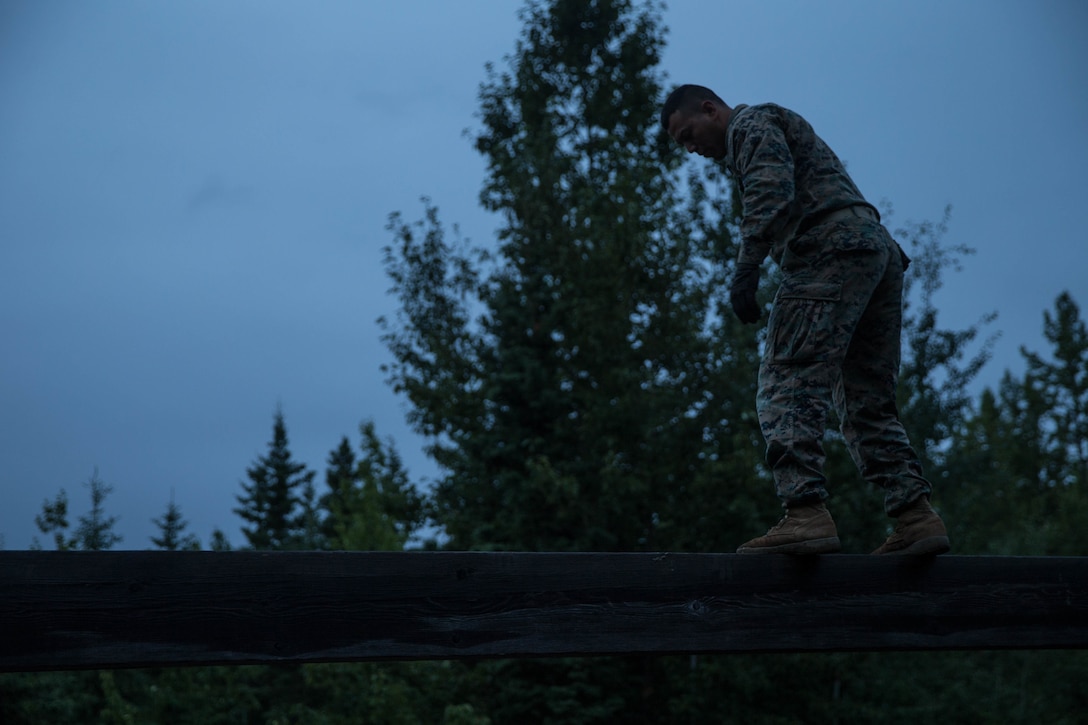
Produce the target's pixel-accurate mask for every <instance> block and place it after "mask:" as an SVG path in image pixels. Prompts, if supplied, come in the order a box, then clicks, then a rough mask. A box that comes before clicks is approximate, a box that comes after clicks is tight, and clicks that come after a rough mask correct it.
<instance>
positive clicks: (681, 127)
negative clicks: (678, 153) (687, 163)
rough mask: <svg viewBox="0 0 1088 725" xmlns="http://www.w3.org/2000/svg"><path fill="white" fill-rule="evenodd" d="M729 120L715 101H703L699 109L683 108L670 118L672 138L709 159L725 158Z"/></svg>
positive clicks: (689, 151)
mask: <svg viewBox="0 0 1088 725" xmlns="http://www.w3.org/2000/svg"><path fill="white" fill-rule="evenodd" d="M724 121H725V118H724V116H723V114H722V109H721V108H719V107H718V105H717V104H715V103H713V102H712V101H703V102H702V104H700V106H699V108H698V109H695V110H692V109H684V108H681V109H679V110H677V111H673V114H672V115H671V116H669V129H668V131H669V136H671V137H672V140H673V141H675V142H676V143H678V144H680V145H681V146H683V147H684V148H685V149H687V151H688V153H692V154H699V155H700V156H705V157H706V158H708V159H715V160H721V159H723V158H725V123H724Z"/></svg>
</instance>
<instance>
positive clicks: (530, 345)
mask: <svg viewBox="0 0 1088 725" xmlns="http://www.w3.org/2000/svg"><path fill="white" fill-rule="evenodd" d="M523 18H524V21H525V30H524V32H523V34H522V37H521V39H520V40H519V42H518V46H517V50H516V52H515V54H514V55H513V56H512V58H511V60H510V63H511V69H510V71H509V72H504V73H500V72H497V71H495V70H493V69H492V70H491V71H490V74H489V80H488V82H487V83H485V84H484V85H483V87H482V88H481V105H482V111H481V119H482V122H483V129H482V130H481V131H480V132H479V134H478V136H477V137H476V146H477V148H478V149H479V150H480V151H481V153H483V154H484V155H485V157H486V158H487V160H488V167H489V174H488V181H487V182H486V184H485V187H484V189H483V192H482V194H481V200H482V203H483V204H484V206H485V207H486V208H488V209H490V210H492V211H496V212H499V213H500V214H501V215H502V218H503V219H504V225H503V228H502V229H501V231H500V233H499V243H498V249H497V253H496V254H495V255H494V256H492V257H487V256H485V255H483V254H480V253H479V252H478V250H473V249H471V248H469V247H468V246H467V245H465V244H463V243H460V242H459V241H458V240H455V241H454V242H453V243H450V242H448V241H447V239H446V236H445V234H444V231H443V229H442V228H441V225H440V224H439V223H438V219H437V211H436V210H435V209H434V208H433V207H429V208H428V210H427V215H426V218H425V220H424V221H422V222H420V223H418V224H415V225H411V224H405V223H403V222H402V221H401V219H400V217H399V216H394V218H393V220H392V222H391V229H392V231H393V232H394V233H395V235H396V238H397V243H396V245H395V246H394V247H392V248H390V249H389V250H388V253H387V267H388V270H389V273H390V276H391V277H392V279H393V282H394V290H395V291H396V293H397V294H398V296H399V297H400V300H401V303H402V313H401V315H400V317H399V318H398V322H400V323H401V324H400V326H399V328H397V329H394V327H393V325H391V324H388V323H387V324H386V326H385V329H386V335H385V339H386V342H387V343H388V344H389V346H390V349H391V351H392V352H393V354H394V358H395V360H396V362H395V363H394V364H393V365H392V366H391V367H390V368H389V370H390V372H391V380H392V382H393V383H394V385H395V386H396V388H397V389H398V390H400V391H403V392H405V393H406V394H407V395H408V397H409V399H410V400H411V402H412V405H413V413H412V420H413V422H414V423H415V424H416V426H417V428H418V430H419V431H420V432H422V433H423V434H425V435H428V436H433V438H434V440H435V443H434V446H433V448H432V451H433V454H434V457H435V459H436V460H437V462H438V463H439V464H440V465H441V466H442V467H443V468H444V469H445V471H446V472H447V475H446V476H445V477H444V478H443V479H441V480H440V481H438V483H437V485H436V488H435V493H434V502H435V505H436V517H437V518H438V519H439V520H440V521H441V523H442V524H443V526H444V528H445V531H446V533H447V534H448V535H449V536H450V545H451V546H452V547H454V548H470V547H471V548H517V549H528V550H540V549H552V550H556V549H567V550H570V549H578V550H639V549H642V550H646V549H655V548H665V547H669V548H677V547H674V544H675V545H677V546H678V547H680V548H688V549H704V548H715V547H718V546H720V543H719V542H720V541H721V540H722V539H723V538H728V539H733V540H735V539H736V538H738V537H740V536H741V533H739V532H738V531H737V529H742V528H743V531H744V533H745V534H747V533H748V529H749V528H750V527H751V521H750V520H751V518H752V516H753V515H755V513H756V512H755V511H754V510H753V508H752V507H751V506H749V505H744V504H740V505H736V506H733V505H732V504H731V503H730V502H731V501H733V500H735V499H736V495H735V494H736V490H737V489H744V488H747V487H749V486H752V485H758V486H761V487H762V486H766V485H767V484H766V481H757V476H756V475H755V474H753V473H752V472H753V471H754V470H755V469H756V466H755V465H754V464H755V462H756V461H757V460H758V457H759V451H758V449H757V448H756V445H757V444H756V440H757V437H758V429H757V428H756V427H755V422H754V416H753V415H750V414H747V411H748V410H749V408H751V407H752V401H753V400H754V387H753V386H754V376H755V369H756V368H755V363H754V356H755V355H756V352H757V347H756V344H755V340H754V333H753V332H749V331H746V330H742V329H741V326H740V325H735V324H734V323H733V321H732V318H731V316H730V317H725V316H722V315H720V311H721V309H722V304H723V300H722V298H721V296H720V295H721V290H722V289H724V285H722V284H721V280H722V278H723V275H724V269H725V267H726V266H727V264H723V262H725V260H731V259H732V257H733V256H734V255H733V253H732V252H733V251H734V250H735V248H734V247H733V246H732V239H731V236H730V234H729V221H730V219H728V218H726V213H727V212H725V210H724V209H723V205H725V204H729V203H730V202H729V195H728V194H727V193H723V194H721V195H717V194H714V195H709V194H707V193H705V192H703V190H702V187H703V185H704V184H706V183H709V182H707V181H706V180H705V179H702V178H696V177H692V178H690V179H688V180H687V183H686V185H685V187H686V188H685V189H684V192H685V194H686V195H688V196H687V197H686V198H689V199H690V200H691V201H690V202H688V201H682V199H683V198H685V197H682V196H681V195H680V188H681V185H682V184H681V176H680V169H681V167H680V164H681V159H680V157H679V155H678V154H675V153H667V154H663V153H662V144H661V141H662V139H661V137H660V135H659V133H658V127H657V124H656V123H655V121H654V119H655V116H656V113H657V111H658V108H659V103H660V101H661V98H662V96H663V91H662V87H661V82H660V78H659V77H658V74H657V71H656V69H655V66H656V64H657V62H658V58H659V53H660V49H661V46H662V43H663V40H662V36H661V30H660V27H659V20H660V18H659V15H658V8H657V7H656V6H655V5H653V4H649V5H644V6H640V7H639V8H635V7H633V5H632V3H630V2H624V1H618V0H617V1H615V2H590V3H587V2H582V1H574V0H564V1H559V2H553V3H548V4H545V3H541V2H530V3H529V4H528V5H527V6H526V9H525V10H524V12H523ZM716 182H717V183H718V184H722V183H723V182H722V179H721V178H720V177H718V178H717V179H716ZM693 189H695V191H693ZM711 199H713V201H711ZM477 310H480V311H481V314H480V315H479V316H478V317H477V318H473V317H472V314H471V313H472V312H475V311H477ZM738 464H739V465H738ZM725 476H734V478H732V479H731V480H730V479H726V478H725ZM734 487H735V488H734ZM762 490H763V491H768V490H769V489H766V488H764V489H762ZM766 500H768V502H771V505H773V495H767V496H766ZM738 522H742V523H743V526H741V525H738ZM730 529H733V531H732V532H730Z"/></svg>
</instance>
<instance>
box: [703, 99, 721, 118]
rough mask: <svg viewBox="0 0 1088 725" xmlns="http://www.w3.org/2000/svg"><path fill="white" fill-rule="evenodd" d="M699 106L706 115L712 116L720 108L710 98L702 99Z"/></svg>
mask: <svg viewBox="0 0 1088 725" xmlns="http://www.w3.org/2000/svg"><path fill="white" fill-rule="evenodd" d="M700 108H701V109H702V111H703V113H705V114H706V115H708V116H713V115H714V114H715V113H717V112H718V111H719V110H720V109H719V108H718V104H717V103H715V102H714V101H712V100H710V99H707V100H705V101H703V102H702V103H701V104H700Z"/></svg>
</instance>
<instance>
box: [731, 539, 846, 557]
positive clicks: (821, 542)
mask: <svg viewBox="0 0 1088 725" xmlns="http://www.w3.org/2000/svg"><path fill="white" fill-rule="evenodd" d="M841 550H842V544H841V543H839V537H838V536H829V537H827V538H826V539H809V540H808V541H795V542H793V543H790V544H779V545H778V546H751V547H743V546H742V547H740V548H739V549H737V553H738V554H791V555H794V556H805V555H807V556H812V555H814V554H834V553H836V552H838V551H841Z"/></svg>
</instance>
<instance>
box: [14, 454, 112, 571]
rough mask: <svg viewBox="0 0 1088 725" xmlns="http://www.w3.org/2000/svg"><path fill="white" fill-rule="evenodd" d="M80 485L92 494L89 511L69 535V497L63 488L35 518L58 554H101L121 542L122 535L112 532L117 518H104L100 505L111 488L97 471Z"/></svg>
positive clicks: (40, 529) (45, 504) (43, 504)
mask: <svg viewBox="0 0 1088 725" xmlns="http://www.w3.org/2000/svg"><path fill="white" fill-rule="evenodd" d="M83 485H84V486H86V487H87V489H88V490H89V491H90V494H91V510H90V511H88V512H87V513H86V514H84V515H82V516H80V517H79V518H78V519H77V521H76V530H75V532H74V533H72V535H71V536H69V535H68V534H67V531H68V528H69V523H68V494H67V493H66V492H65V491H64V489H63V488H62V489H61V490H60V492H59V493H58V494H57V496H56V498H54V499H53V500H52V501H50V500H48V499H46V500H45V501H44V502H43V503H42V512H41V513H40V514H38V515H37V516H35V517H34V523H35V524H37V526H38V530H39V531H41V532H42V533H43V534H52V535H53V543H54V544H55V545H56V548H57V550H58V551H64V550H69V549H82V550H84V551H102V550H106V549H110V548H112V547H113V546H114V544H117V543H119V542H120V541H121V536H120V535H119V534H117V533H116V532H115V531H114V526H115V525H116V524H117V517H116V516H107V515H106V512H105V507H104V505H103V504H104V502H105V500H106V497H107V496H109V495H110V493H112V492H113V487H112V486H110V485H108V484H106V483H105V482H104V481H103V480H102V479H101V478H99V477H98V469H97V468H95V469H94V472H93V473H92V474H91V477H90V478H89V479H87V482H86V483H84V484H83ZM35 548H37V545H36V542H35Z"/></svg>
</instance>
